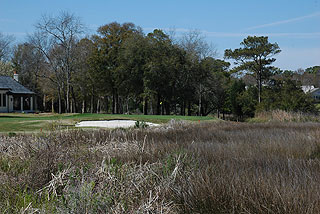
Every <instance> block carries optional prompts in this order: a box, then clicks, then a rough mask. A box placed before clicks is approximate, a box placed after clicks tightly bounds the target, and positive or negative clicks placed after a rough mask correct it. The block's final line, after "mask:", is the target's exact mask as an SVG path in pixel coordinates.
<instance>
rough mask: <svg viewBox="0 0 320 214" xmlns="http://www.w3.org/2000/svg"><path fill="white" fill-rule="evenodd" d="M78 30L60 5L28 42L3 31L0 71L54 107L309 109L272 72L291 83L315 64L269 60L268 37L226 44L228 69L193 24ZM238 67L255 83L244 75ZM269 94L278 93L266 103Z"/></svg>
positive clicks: (314, 72)
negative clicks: (289, 67)
mask: <svg viewBox="0 0 320 214" xmlns="http://www.w3.org/2000/svg"><path fill="white" fill-rule="evenodd" d="M83 32H84V26H83V24H82V23H81V22H80V19H79V18H78V17H75V16H73V15H72V14H69V13H65V12H62V13H61V14H60V15H59V16H57V17H48V16H43V17H42V18H41V20H40V21H39V22H38V23H37V24H36V31H35V32H34V33H33V34H32V35H30V36H29V37H28V40H27V42H25V43H22V44H18V45H16V46H15V48H14V51H13V52H12V48H10V44H11V43H12V38H11V37H10V36H4V35H2V34H0V54H1V55H0V74H2V75H10V74H11V73H13V71H14V70H15V71H16V72H17V73H18V74H19V77H20V81H21V83H22V84H23V85H25V86H26V87H28V88H29V89H31V90H32V91H35V92H36V93H37V94H38V99H37V101H38V108H39V110H41V111H55V112H58V113H63V112H66V113H69V112H81V113H85V112H91V113H95V112H97V113H100V112H106V113H112V114H119V113H127V114H130V113H138V114H139V113H143V114H158V115H160V114H162V115H163V114H167V115H169V114H180V115H201V116H205V115H208V114H212V113H217V114H218V116H220V115H222V116H223V117H224V116H225V114H233V115H234V116H235V118H237V119H241V118H243V117H247V116H249V117H251V116H253V115H254V112H255V110H256V107H257V104H258V103H259V109H263V110H268V109H286V110H293V111H311V110H312V102H311V101H310V100H309V99H308V97H307V96H302V95H301V91H299V90H289V91H290V94H291V95H290V96H291V97H292V98H296V99H298V98H299V99H300V100H299V102H296V100H294V99H293V100H292V99H291V98H290V99H291V100H290V101H289V100H288V99H287V97H288V96H289V95H288V96H285V95H280V94H278V91H279V90H282V89H281V87H282V86H283V85H282V84H278V83H277V84H278V86H279V87H280V88H279V87H278V88H277V86H275V85H271V83H272V81H271V80H272V79H274V76H275V75H278V79H280V80H284V81H285V82H286V81H287V80H285V79H291V80H294V81H295V80H297V81H296V82H291V85H292V84H293V85H295V86H292V87H293V88H295V89H296V88H297V87H298V85H299V84H300V83H299V81H300V82H303V81H304V82H306V81H307V82H308V84H310V85H311V84H313V83H315V81H314V80H315V79H317V78H316V77H318V76H319V75H318V73H319V72H318V67H319V66H314V67H311V68H308V69H307V70H306V72H304V73H301V74H300V73H299V72H300V71H299V72H293V71H281V70H280V69H276V68H274V67H273V66H272V65H271V64H272V63H273V62H274V61H275V60H276V59H275V58H273V57H274V56H275V55H276V54H277V53H279V52H280V48H279V46H278V45H277V43H270V42H269V41H268V37H264V36H261V37H257V36H248V37H247V38H245V39H244V40H243V42H241V43H240V45H241V48H238V49H235V50H231V49H228V50H226V51H225V58H226V59H230V60H234V61H235V64H236V66H235V67H233V68H231V69H230V65H231V64H230V63H229V62H226V61H224V60H221V59H216V58H215V49H214V48H212V47H211V46H210V45H209V44H208V43H207V42H206V41H205V39H204V38H203V37H202V36H201V34H200V33H199V32H197V31H190V32H188V33H185V34H184V35H183V36H182V37H181V38H180V39H174V38H173V37H172V36H171V35H169V34H167V33H165V32H164V31H162V30H159V29H155V30H154V31H153V32H151V33H149V34H147V35H146V34H144V32H143V31H142V29H141V28H140V27H138V26H136V25H134V24H133V23H123V24H119V23H117V22H112V23H109V24H106V25H103V26H101V27H99V28H98V29H97V34H96V35H93V36H91V37H90V38H83ZM10 52H11V53H12V54H10ZM240 72H241V73H245V74H247V75H250V76H252V77H253V78H254V79H255V83H254V84H252V85H251V86H250V84H249V85H248V84H245V83H244V82H241V80H239V77H241V75H238V74H240ZM279 75H280V77H279ZM297 75H300V76H302V79H303V81H301V80H302V79H301V78H300V79H299V78H297ZM318 82H319V81H318ZM284 86H287V85H284ZM264 88H265V90H266V91H265V92H264ZM270 90H271V91H272V90H275V91H276V92H275V91H272V93H270ZM283 90H286V89H285V88H284V89H283ZM279 93H280V92H279ZM285 93H286V92H281V94H285ZM270 96H271V97H270ZM273 99H277V101H276V102H272V103H271V102H270V100H273ZM282 99H286V100H282ZM284 103H286V104H284ZM303 103H304V106H302V105H303ZM288 105H292V106H288Z"/></svg>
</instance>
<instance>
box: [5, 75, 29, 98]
mask: <svg viewBox="0 0 320 214" xmlns="http://www.w3.org/2000/svg"><path fill="white" fill-rule="evenodd" d="M0 89H8V90H9V92H10V93H13V94H35V93H34V92H32V91H30V90H29V89H27V88H26V87H24V86H23V85H21V84H20V83H18V82H17V81H15V80H14V79H12V78H11V77H8V76H0Z"/></svg>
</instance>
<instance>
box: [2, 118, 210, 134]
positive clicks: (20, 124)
mask: <svg viewBox="0 0 320 214" xmlns="http://www.w3.org/2000/svg"><path fill="white" fill-rule="evenodd" d="M114 119H128V120H139V121H145V122H152V123H160V124H162V123H167V122H168V121H170V120H171V119H175V120H188V121H199V120H200V121H206V120H214V118H213V117H196V116H190V117H189V116H176V115H122V114H119V115H112V114H88V113H87V114H61V115H59V114H15V113H14V114H0V132H2V133H8V132H40V131H49V130H51V129H52V128H53V127H54V126H61V127H68V126H69V128H71V127H72V126H73V125H74V124H75V123H77V122H80V121H84V120H114Z"/></svg>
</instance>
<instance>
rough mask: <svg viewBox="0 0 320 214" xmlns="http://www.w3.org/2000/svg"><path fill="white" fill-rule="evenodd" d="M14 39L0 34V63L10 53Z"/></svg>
mask: <svg viewBox="0 0 320 214" xmlns="http://www.w3.org/2000/svg"><path fill="white" fill-rule="evenodd" d="M13 40H14V38H13V36H11V35H4V34H2V33H1V32H0V61H6V60H7V59H8V58H9V55H10V52H11V47H10V45H11V43H12V42H13Z"/></svg>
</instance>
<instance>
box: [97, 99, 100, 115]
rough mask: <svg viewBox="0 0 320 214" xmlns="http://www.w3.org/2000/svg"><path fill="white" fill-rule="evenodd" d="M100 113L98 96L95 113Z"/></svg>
mask: <svg viewBox="0 0 320 214" xmlns="http://www.w3.org/2000/svg"><path fill="white" fill-rule="evenodd" d="M98 113H100V98H98V101H97V114H98Z"/></svg>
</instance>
